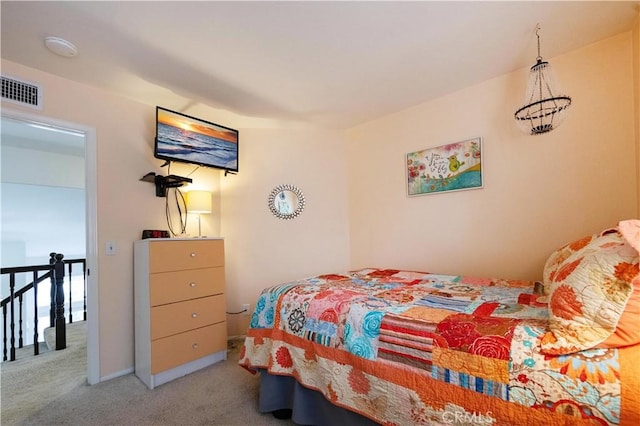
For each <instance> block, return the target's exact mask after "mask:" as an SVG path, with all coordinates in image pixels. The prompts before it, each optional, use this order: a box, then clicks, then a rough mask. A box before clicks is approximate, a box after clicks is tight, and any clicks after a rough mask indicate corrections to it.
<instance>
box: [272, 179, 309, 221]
mask: <svg viewBox="0 0 640 426" xmlns="http://www.w3.org/2000/svg"><path fill="white" fill-rule="evenodd" d="M303 209H304V195H302V191H300V190H299V189H298V188H297V187H295V186H294V185H288V184H285V185H278V186H276V187H275V188H274V190H273V191H271V194H269V210H271V213H273V215H274V216H275V217H277V218H279V219H293V218H294V217H296V216H298V215H299V214H300V213H302V210H303Z"/></svg>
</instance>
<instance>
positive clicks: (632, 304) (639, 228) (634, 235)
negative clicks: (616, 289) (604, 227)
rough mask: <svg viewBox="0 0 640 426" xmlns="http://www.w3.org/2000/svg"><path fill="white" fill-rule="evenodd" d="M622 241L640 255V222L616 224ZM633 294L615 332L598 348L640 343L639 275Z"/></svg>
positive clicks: (633, 283)
mask: <svg viewBox="0 0 640 426" xmlns="http://www.w3.org/2000/svg"><path fill="white" fill-rule="evenodd" d="M618 229H619V231H620V233H621V234H622V236H623V237H624V239H625V240H626V241H627V243H629V245H630V246H631V247H633V248H634V249H635V250H636V252H638V253H639V254H640V220H636V219H632V220H625V221H622V222H620V223H619V224H618ZM631 284H632V285H633V292H632V293H631V297H629V300H628V301H627V306H625V308H624V312H622V316H620V319H619V320H618V325H617V327H616V330H615V332H614V333H613V334H612V335H611V336H609V338H608V339H607V340H605V341H604V342H602V343H600V344H599V345H598V346H597V347H598V348H620V347H623V346H630V345H635V344H636V343H640V275H636V277H635V278H634V279H633V281H632V283H631Z"/></svg>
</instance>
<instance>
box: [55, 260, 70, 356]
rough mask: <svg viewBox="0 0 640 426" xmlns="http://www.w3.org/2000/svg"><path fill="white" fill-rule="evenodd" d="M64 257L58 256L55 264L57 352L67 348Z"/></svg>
mask: <svg viewBox="0 0 640 426" xmlns="http://www.w3.org/2000/svg"><path fill="white" fill-rule="evenodd" d="M63 258H64V255H62V254H60V253H58V254H56V263H55V264H54V269H53V276H54V278H55V282H56V288H55V292H56V293H55V296H56V297H55V299H56V309H55V323H56V350H57V351H58V350H60V349H64V348H66V347H67V330H66V324H65V322H66V320H65V318H64V288H63V286H64V262H63V261H62V259H63Z"/></svg>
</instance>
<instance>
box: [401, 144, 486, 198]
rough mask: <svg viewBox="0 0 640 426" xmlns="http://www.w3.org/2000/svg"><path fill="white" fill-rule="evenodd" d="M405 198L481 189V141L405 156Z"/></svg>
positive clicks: (449, 145) (450, 145)
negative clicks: (407, 196) (406, 196)
mask: <svg viewBox="0 0 640 426" xmlns="http://www.w3.org/2000/svg"><path fill="white" fill-rule="evenodd" d="M406 167H407V195H409V196H413V195H425V194H434V193H438V192H448V191H462V190H466V189H477V188H482V185H483V182H482V138H480V137H477V138H473V139H467V140H463V141H460V142H455V143H450V144H447V145H441V146H437V147H435V148H426V149H423V150H420V151H415V152H410V153H408V154H407V161H406Z"/></svg>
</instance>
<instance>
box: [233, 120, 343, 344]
mask: <svg viewBox="0 0 640 426" xmlns="http://www.w3.org/2000/svg"><path fill="white" fill-rule="evenodd" d="M345 145H346V141H345V138H344V132H339V131H333V130H326V129H325V130H323V129H268V130H267V129H244V131H243V133H242V143H241V145H240V156H241V158H243V160H242V164H244V166H243V168H244V171H242V172H241V173H240V174H238V175H237V176H230V177H227V178H222V179H221V184H220V186H221V188H222V217H223V220H222V235H224V237H225V241H226V245H225V249H226V253H227V267H228V269H227V280H228V283H230V285H228V286H227V295H228V297H227V301H228V304H229V306H228V309H229V310H230V311H236V312H237V311H239V310H240V304H242V303H250V304H251V306H252V308H253V307H254V303H255V301H256V299H257V296H258V295H259V293H260V291H261V290H262V289H264V288H265V287H268V286H271V285H276V284H280V283H283V282H287V281H291V280H295V279H299V278H303V277H309V276H312V275H317V274H321V273H326V272H328V271H329V272H331V271H346V270H348V267H349V262H348V259H349V230H348V224H347V221H348V213H347V207H348V203H347V187H346V185H345V182H346V181H347V177H346V175H347V167H346V162H345V159H346V155H345ZM282 184H291V185H295V186H297V187H298V188H299V189H300V190H301V191H302V193H303V195H304V197H305V201H306V203H305V208H304V210H303V211H302V213H301V214H300V216H298V217H297V218H295V219H293V220H283V219H278V218H276V217H275V216H273V215H272V214H271V212H270V210H269V209H268V207H267V199H268V196H269V194H270V193H271V191H272V190H273V189H274V188H275V187H276V186H278V185H282ZM248 324H249V317H248V316H230V317H229V328H228V329H229V334H230V335H231V336H237V335H242V334H245V332H246V329H247V325H248Z"/></svg>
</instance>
